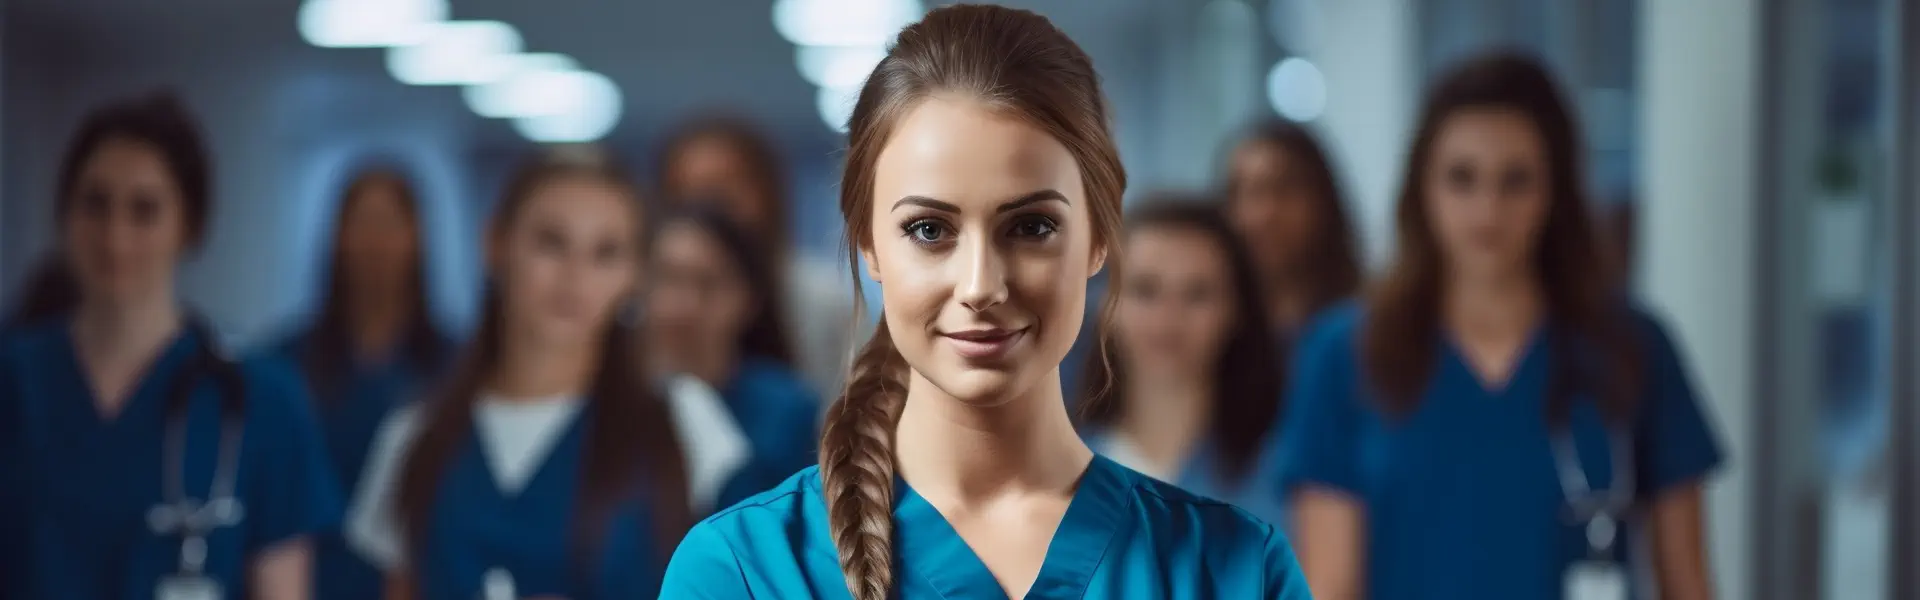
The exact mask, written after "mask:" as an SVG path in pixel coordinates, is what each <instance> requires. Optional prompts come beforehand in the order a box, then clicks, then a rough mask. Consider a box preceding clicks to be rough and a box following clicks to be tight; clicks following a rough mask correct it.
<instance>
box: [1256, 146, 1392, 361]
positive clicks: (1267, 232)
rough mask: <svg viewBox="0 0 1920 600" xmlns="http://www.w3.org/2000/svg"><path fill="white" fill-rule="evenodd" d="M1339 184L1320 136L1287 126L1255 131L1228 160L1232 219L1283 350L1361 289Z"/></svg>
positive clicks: (1357, 264) (1350, 227) (1350, 228)
mask: <svg viewBox="0 0 1920 600" xmlns="http://www.w3.org/2000/svg"><path fill="white" fill-rule="evenodd" d="M1337 181H1338V178H1337V177H1336V176H1335V173H1334V171H1333V167H1332V165H1331V163H1329V162H1328V160H1327V155H1326V153H1325V152H1323V151H1321V149H1320V143H1319V142H1318V141H1315V140H1314V138H1313V134H1312V133H1309V132H1308V131H1307V130H1306V129H1304V128H1302V127H1301V126H1299V125H1295V124H1293V123H1290V122H1286V121H1271V122H1267V123H1263V124H1261V125H1259V126H1257V127H1255V128H1254V129H1253V130H1252V131H1251V132H1249V133H1248V134H1247V136H1246V137H1245V138H1243V139H1241V140H1240V143H1239V144H1237V145H1235V146H1234V147H1233V150H1232V152H1231V153H1229V154H1228V157H1227V185H1226V194H1227V215H1228V217H1229V219H1230V220H1231V221H1232V222H1233V225H1234V227H1235V228H1236V229H1238V230H1239V231H1240V234H1241V236H1242V237H1243V238H1244V239H1245V240H1246V244H1247V248H1248V250H1249V252H1251V253H1252V255H1253V261H1254V267H1255V268H1256V269H1258V274H1259V277H1260V283H1261V285H1262V286H1264V289H1263V290H1262V291H1263V295H1264V296H1265V298H1266V302H1267V306H1266V311H1267V323H1269V324H1271V325H1272V326H1273V327H1274V332H1275V334H1276V335H1278V336H1279V337H1280V339H1281V340H1282V341H1283V342H1284V343H1283V346H1282V348H1283V349H1284V348H1285V347H1288V346H1291V342H1290V341H1289V340H1292V339H1293V338H1294V335H1295V333H1297V332H1298V331H1299V329H1300V327H1301V326H1302V325H1303V324H1305V323H1306V322H1307V320H1308V319H1309V318H1310V317H1312V316H1313V314H1314V313H1316V312H1319V311H1320V310H1322V309H1325V308H1327V307H1329V306H1332V305H1333V304H1334V303H1336V302H1339V301H1341V300H1344V299H1346V298H1348V297H1350V296H1352V295H1353V294H1354V292H1356V291H1358V289H1359V287H1360V280H1361V267H1360V258H1359V250H1358V249H1357V248H1356V247H1355V245H1354V234H1353V223H1352V222H1351V221H1350V220H1349V219H1348V218H1347V209H1346V200H1345V196H1343V195H1342V194H1341V192H1340V185H1339V184H1338V183H1337Z"/></svg>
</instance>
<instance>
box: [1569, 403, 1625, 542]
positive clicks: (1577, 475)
mask: <svg viewBox="0 0 1920 600" xmlns="http://www.w3.org/2000/svg"><path fill="white" fill-rule="evenodd" d="M1551 443H1552V445H1553V466H1554V470H1555V471H1556V472H1557V473H1558V474H1559V477H1560V490H1561V492H1563V493H1564V494H1565V495H1566V509H1567V511H1566V512H1567V515H1566V516H1567V519H1568V521H1569V523H1570V524H1572V525H1581V524H1585V528H1586V538H1587V552H1588V554H1589V555H1588V556H1587V559H1588V560H1609V559H1610V557H1612V556H1613V549H1614V546H1615V543H1616V541H1617V540H1618V539H1619V537H1620V528H1621V526H1622V525H1623V524H1624V523H1625V522H1626V517H1627V511H1629V510H1631V509H1632V508H1633V493H1634V490H1633V479H1634V470H1633V446H1632V440H1631V439H1630V438H1629V437H1628V435H1627V434H1626V433H1625V432H1623V431H1621V430H1618V429H1615V428H1611V427H1610V428H1608V430H1607V447H1608V450H1609V451H1610V454H1611V455H1612V460H1613V484H1612V485H1610V486H1608V488H1609V489H1606V490H1599V491H1596V490H1594V489H1593V482H1592V480H1591V478H1589V477H1587V470H1586V468H1585V467H1583V466H1582V465H1581V463H1580V451H1579V449H1578V448H1576V447H1574V443H1573V435H1572V433H1571V432H1570V428H1569V427H1565V426H1563V427H1558V428H1556V429H1555V430H1554V432H1553V435H1552V438H1551Z"/></svg>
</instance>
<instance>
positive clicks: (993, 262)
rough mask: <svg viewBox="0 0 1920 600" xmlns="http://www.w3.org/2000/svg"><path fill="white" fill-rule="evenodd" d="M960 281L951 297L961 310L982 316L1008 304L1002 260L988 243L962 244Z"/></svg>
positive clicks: (996, 250) (981, 241) (983, 240)
mask: <svg viewBox="0 0 1920 600" xmlns="http://www.w3.org/2000/svg"><path fill="white" fill-rule="evenodd" d="M958 256H959V260H960V261H961V264H960V265H959V266H960V269H961V279H960V282H959V285H958V286H956V289H955V291H954V294H955V295H956V296H957V297H958V300H959V301H960V305H961V306H965V307H967V309H968V310H972V311H974V312H981V311H984V310H987V309H988V308H992V307H994V306H996V305H998V304H1000V303H1001V302H1006V301H1007V277H1006V265H1005V264H1004V262H1005V259H1004V258H1003V257H1002V256H1001V253H1000V251H999V249H998V248H995V247H994V245H993V243H992V242H991V241H989V240H985V239H981V240H978V241H974V242H971V243H968V242H962V248H961V251H960V253H959V254H958Z"/></svg>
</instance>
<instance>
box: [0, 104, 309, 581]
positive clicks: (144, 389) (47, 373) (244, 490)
mask: <svg viewBox="0 0 1920 600" xmlns="http://www.w3.org/2000/svg"><path fill="white" fill-rule="evenodd" d="M210 171H211V169H210V164H209V160H208V157H207V154H206V151H205V150H204V146H203V144H202V142H201V138H200V134H199V127H198V125H197V124H196V122H195V121H194V119H193V117H192V116H191V115H190V114H188V113H187V111H186V109H185V108H184V107H183V106H181V105H180V103H179V102H178V101H177V100H175V99H174V98H172V97H171V96H167V95H156V96H149V97H142V98H136V99H131V100H124V101H120V102H116V103H114V104H111V105H108V106H105V107H102V108H99V109H96V110H94V111H93V112H91V113H89V114H88V115H87V117H86V118H85V120H84V121H83V122H82V124H81V126H80V130H79V132H78V134H77V135H76V136H75V138H74V140H73V142H72V143H71V145H70V146H69V147H68V150H67V154H66V158H65V160H64V162H63V163H62V166H61V170H60V175H59V180H58V181H59V188H58V190H57V193H58V195H57V196H56V205H55V211H54V212H55V215H56V217H57V219H58V224H57V231H58V232H59V234H58V235H59V246H58V250H57V251H56V253H55V255H54V256H53V258H52V262H49V263H48V266H47V270H44V271H42V272H41V274H40V277H39V280H38V281H36V282H35V284H34V287H31V288H29V289H28V290H27V291H26V294H27V297H26V298H25V299H24V300H22V301H21V303H20V304H19V305H18V307H17V311H18V312H16V313H15V314H14V315H13V318H12V319H10V320H9V322H10V323H13V324H14V325H13V326H11V327H9V328H8V330H7V332H6V333H5V335H4V336H0V445H4V446H0V472H4V474H5V475H4V476H5V478H6V481H5V482H4V484H0V488H4V489H5V491H4V492H0V504H4V506H0V515H5V516H4V517H0V519H6V520H10V521H14V522H12V523H9V524H7V526H6V529H9V530H11V531H9V534H10V535H6V536H4V537H0V557H4V558H5V561H4V564H3V565H0V590H3V591H0V595H4V596H7V597H16V598H89V599H103V600H104V599H108V598H113V599H129V598H143V599H144V598H160V599H163V600H165V599H169V598H179V599H183V600H204V599H239V598H253V599H265V598H273V599H300V598H307V597H309V593H310V592H311V587H310V585H311V584H310V581H309V579H310V574H309V569H310V562H311V557H310V554H311V552H310V549H309V545H308V540H309V538H310V537H311V536H313V535H315V534H317V533H320V532H322V531H326V530H328V529H330V528H331V527H333V526H335V525H336V524H337V522H338V518H339V510H340V506H339V504H340V499H339V492H338V490H336V489H335V487H334V485H333V482H332V480H331V477H330V476H329V472H328V469H327V460H326V454H325V447H324V445H323V444H322V442H321V440H320V436H319V430H318V427H317V425H316V423H315V422H314V418H313V415H312V413H311V408H310V407H309V405H308V402H309V400H308V394H307V392H306V386H305V384H304V383H303V382H302V381H301V380H300V377H299V374H298V373H297V372H295V371H293V370H291V369H286V368H282V367H284V365H281V364H280V363H279V362H278V361H246V362H242V363H237V364H236V363H231V362H227V361H225V359H222V358H220V357H219V356H220V350H219V349H218V347H217V345H218V342H219V340H215V339H210V337H209V336H210V333H209V332H208V330H207V329H206V328H205V327H203V326H200V325H197V324H196V323H198V321H197V320H196V319H194V318H193V317H192V316H191V315H190V314H189V313H188V312H187V311H186V310H185V309H184V308H182V307H181V305H180V302H179V300H178V299H177V297H176V295H175V293H176V290H175V286H174V275H175V272H176V270H177V268H178V266H179V265H180V263H181V262H182V261H183V260H184V259H185V258H186V257H187V255H188V254H190V253H191V252H192V251H194V250H195V249H197V248H198V247H199V245H200V243H201V242H202V241H203V240H204V239H205V236H206V232H207V229H208V226H209V225H208V224H209V222H210V221H211V212H212V206H211V204H212V200H211V198H212V189H211V184H212V175H211V173H210ZM235 434H237V435H235ZM209 498H211V499H213V500H214V503H215V504H220V505H224V506H228V507H229V508H231V507H233V506H234V505H233V504H229V503H224V502H219V500H221V499H230V500H233V501H236V502H237V508H238V510H218V509H210V510H205V511H200V510H195V508H194V507H193V506H192V505H194V504H196V503H197V502H199V501H200V500H207V499H209ZM163 507H164V508H163ZM168 508H174V509H176V510H167V509H168ZM178 509H185V510H178ZM187 514H191V515H192V516H191V517H189V518H184V519H183V518H178V517H182V516H183V515H187ZM199 517H210V518H199ZM15 520H17V521H15ZM183 524H184V525H188V526H187V527H182V525H183ZM198 526H205V527H198ZM189 530H191V531H196V532H198V533H199V534H200V535H182V532H183V531H189ZM196 559H197V560H196ZM196 563H197V566H196Z"/></svg>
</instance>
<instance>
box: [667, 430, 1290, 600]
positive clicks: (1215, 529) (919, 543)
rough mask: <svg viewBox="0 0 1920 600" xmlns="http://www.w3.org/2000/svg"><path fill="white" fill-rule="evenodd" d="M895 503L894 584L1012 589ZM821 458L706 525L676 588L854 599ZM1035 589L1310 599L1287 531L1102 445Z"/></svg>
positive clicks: (1100, 594)
mask: <svg viewBox="0 0 1920 600" xmlns="http://www.w3.org/2000/svg"><path fill="white" fill-rule="evenodd" d="M896 485H898V486H899V490H900V493H899V494H897V495H896V496H897V497H898V502H897V506H896V508H895V509H894V515H893V518H894V522H895V530H894V554H895V558H894V568H895V570H896V575H895V577H894V582H895V592H894V597H895V598H898V599H899V600H916V599H928V600H931V599H936V598H1005V597H1006V595H1005V594H1004V593H1003V592H1002V590H1001V589H1000V585H999V583H997V582H995V581H994V579H993V575H992V574H991V573H990V572H988V570H987V567H986V565H985V564H984V563H982V562H981V561H980V559H979V558H978V556H977V555H975V554H974V552H973V550H972V549H971V548H969V547H968V546H967V544H966V542H965V541H964V540H962V539H961V538H960V536H959V534H957V533H955V532H954V530H953V527H952V526H951V525H949V524H948V523H947V521H946V519H945V518H943V517H941V515H940V513H939V511H938V510H936V509H935V508H934V507H933V505H932V504H929V503H928V502H927V501H926V499H924V498H922V497H920V496H919V495H918V494H916V493H914V491H913V488H911V487H910V486H907V485H906V484H905V483H904V482H898V481H897V482H896ZM836 556H837V554H836V552H835V550H834V546H833V540H832V537H831V536H830V534H829V532H828V526H827V512H826V504H825V502H824V500H823V494H822V492H821V487H820V473H819V468H818V467H811V468H808V469H807V470H805V471H801V472H800V473H798V474H796V475H794V476H793V477H792V478H789V479H787V480H786V481H785V482H784V483H782V484H780V486H778V487H775V488H774V489H771V490H768V491H767V492H765V493H762V494H760V495H757V496H754V497H753V498H749V499H747V500H746V501H744V502H741V503H740V504H738V505H736V506H734V507H733V508H730V509H727V510H725V511H722V512H720V513H718V514H715V515H713V516H712V517H709V518H707V519H706V520H704V521H702V522H701V523H700V524H699V525H696V526H695V527H694V528H693V530H692V531H691V532H689V533H688V535H687V538H686V539H685V540H684V541H682V542H681V543H680V548H679V550H678V551H676V552H675V553H674V556H673V560H672V561H671V562H670V563H668V565H667V573H666V581H665V584H664V585H663V587H662V591H661V595H660V597H661V598H663V599H674V600H679V599H711V600H719V599H727V600H735V599H745V598H849V597H850V594H849V593H848V592H847V589H846V579H845V577H844V576H843V575H842V574H841V571H840V566H839V562H838V559H837V558H836ZM1026 597H1027V598H1034V599H1066V598H1115V599H1118V598H1143V599H1144V598H1155V599H1201V598H1236V599H1238V598H1247V599H1268V600H1310V599H1311V598H1312V595H1311V594H1310V593H1309V592H1308V591H1307V584H1306V579H1305V578H1304V577H1303V576H1302V575H1301V573H1300V566H1299V564H1298V563H1297V562H1296V561H1295V559H1294V556H1293V551H1292V549H1291V548H1290V547H1289V546H1288V544H1287V539H1286V536H1285V535H1284V534H1283V533H1282V532H1281V531H1280V530H1279V529H1277V528H1275V527H1273V526H1272V525H1268V524H1266V523H1264V522H1261V521H1260V520H1259V519H1257V518H1255V517H1253V516H1252V515H1250V514H1248V513H1247V512H1246V511H1243V510H1240V509H1238V508H1234V507H1233V506H1230V505H1227V504H1225V503H1222V502H1218V501H1214V500H1208V499H1205V498H1201V497H1199V496H1195V495H1193V494H1190V493H1187V492H1185V491H1182V490H1180V489H1179V488H1176V487H1174V486H1172V485H1169V484H1166V483H1161V482H1159V481H1156V480H1154V479H1153V478H1151V477H1147V476H1145V475H1141V474H1139V473H1137V472H1134V471H1132V470H1130V469H1127V468H1126V467H1122V466H1120V465H1119V464H1118V463H1115V462H1113V461H1111V460H1109V459H1107V458H1104V457H1098V456H1096V457H1095V458H1094V459H1093V462H1092V464H1091V465H1089V466H1088V467H1087V472H1086V475H1085V476H1084V477H1083V478H1082V479H1081V481H1080V487H1079V488H1078V489H1077V490H1076V491H1075V492H1074V497H1073V500H1072V502H1071V503H1070V504H1069V505H1068V507H1067V512H1066V515H1065V516H1064V517H1063V518H1062V519H1061V521H1060V526H1059V529H1058V530H1056V531H1055V532H1054V536H1053V541H1052V542H1051V544H1050V545H1049V546H1048V548H1047V554H1046V559H1045V562H1044V563H1043V565H1042V566H1041V568H1040V574H1039V577H1038V578H1037V579H1036V580H1035V581H1034V583H1033V587H1032V589H1031V591H1029V592H1028V593H1027V595H1026Z"/></svg>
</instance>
